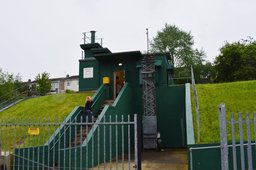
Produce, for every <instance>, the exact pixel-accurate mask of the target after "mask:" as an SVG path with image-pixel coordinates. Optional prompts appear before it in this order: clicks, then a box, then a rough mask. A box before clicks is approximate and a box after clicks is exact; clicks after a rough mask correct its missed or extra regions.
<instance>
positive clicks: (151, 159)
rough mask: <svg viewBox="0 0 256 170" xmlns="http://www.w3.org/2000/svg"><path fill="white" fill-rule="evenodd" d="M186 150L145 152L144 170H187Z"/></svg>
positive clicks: (143, 156)
mask: <svg viewBox="0 0 256 170" xmlns="http://www.w3.org/2000/svg"><path fill="white" fill-rule="evenodd" d="M187 157H188V155H187V150H186V149H165V150H163V151H143V153H142V165H141V166H142V170H162V169H163V170H187V169H188V158H187Z"/></svg>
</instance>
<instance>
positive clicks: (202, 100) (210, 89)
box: [191, 81, 256, 143]
mask: <svg viewBox="0 0 256 170" xmlns="http://www.w3.org/2000/svg"><path fill="white" fill-rule="evenodd" d="M196 88H197V93H198V100H199V111H200V122H201V143H209V142H219V113H218V106H219V104H220V103H225V105H226V111H227V119H229V120H230V117H231V113H232V112H234V113H236V114H235V118H236V120H237V113H238V112H242V114H243V117H245V114H246V112H249V113H250V116H251V119H252V115H253V113H254V112H255V111H256V81H242V82H232V83H220V84H198V85H196ZM191 92H192V91H191ZM191 99H192V106H193V120H194V129H195V135H197V132H196V130H197V125H196V113H195V109H194V99H193V93H192V94H191ZM236 128H237V127H236ZM237 129H238V128H237ZM228 130H230V129H228ZM229 138H230V136H229ZM195 139H197V136H195Z"/></svg>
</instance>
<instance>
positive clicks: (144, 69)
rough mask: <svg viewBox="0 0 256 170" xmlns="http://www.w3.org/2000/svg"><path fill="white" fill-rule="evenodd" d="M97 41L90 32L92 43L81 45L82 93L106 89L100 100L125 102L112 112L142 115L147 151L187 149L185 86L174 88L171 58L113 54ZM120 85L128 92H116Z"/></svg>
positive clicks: (143, 136)
mask: <svg viewBox="0 0 256 170" xmlns="http://www.w3.org/2000/svg"><path fill="white" fill-rule="evenodd" d="M95 37H96V36H95V31H91V37H90V38H91V42H90V43H87V44H86V43H84V44H81V45H80V46H81V48H82V49H83V51H84V57H82V59H80V60H79V91H89V90H97V89H99V88H100V87H101V86H102V85H104V86H105V87H106V89H107V92H106V94H105V95H104V96H101V97H105V99H106V100H109V99H110V100H114V102H115V103H118V101H120V100H122V101H121V103H122V106H121V105H120V106H115V109H114V108H111V109H113V111H114V112H115V113H120V114H123V113H124V112H125V113H127V114H130V115H133V114H134V113H136V114H138V115H141V116H142V117H143V126H142V127H143V131H142V132H143V133H142V136H141V141H143V145H144V146H143V147H144V148H156V147H185V146H186V122H185V120H186V118H185V109H184V108H185V86H184V85H174V84H172V82H173V81H172V79H171V77H170V76H171V75H172V72H173V64H172V63H169V62H168V58H169V54H167V53H156V54H141V52H140V51H125V52H114V53H113V52H111V51H110V50H109V49H108V48H104V47H102V45H100V44H99V43H97V42H96V41H95ZM105 78H107V80H108V81H107V83H106V82H104V81H103V80H104V79H105ZM104 83H105V84H104ZM118 85H121V88H122V89H121V92H122V91H124V90H126V91H125V92H124V93H119V92H117V91H118V90H117V87H118ZM116 101H117V102H116ZM157 134H160V138H161V143H160V144H159V143H157ZM158 137H159V136H158Z"/></svg>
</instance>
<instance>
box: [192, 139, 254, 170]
mask: <svg viewBox="0 0 256 170" xmlns="http://www.w3.org/2000/svg"><path fill="white" fill-rule="evenodd" d="M211 146H213V147H215V146H220V144H201V145H200V144H195V145H189V146H188V150H189V152H188V160H189V164H188V165H189V169H190V165H191V164H192V166H193V167H192V168H193V169H194V170H205V169H207V170H221V153H220V148H219V147H218V148H202V147H211ZM200 147H201V149H200ZM191 148H196V149H192V152H191ZM236 151H237V169H238V170H241V167H240V166H241V158H240V147H239V146H237V147H236ZM252 151H255V145H254V146H252ZM244 154H245V165H246V167H245V169H248V167H247V166H248V164H247V162H248V160H247V147H246V146H245V147H244ZM191 155H192V161H191ZM252 158H253V161H252V162H253V167H254V168H255V167H256V154H255V152H253V156H252ZM228 159H229V169H234V168H233V155H232V148H231V147H230V148H229V156H228Z"/></svg>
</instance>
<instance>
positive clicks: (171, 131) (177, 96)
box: [156, 85, 187, 148]
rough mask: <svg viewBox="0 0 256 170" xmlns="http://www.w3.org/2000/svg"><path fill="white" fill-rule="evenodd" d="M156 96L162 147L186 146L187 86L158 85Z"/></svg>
mask: <svg viewBox="0 0 256 170" xmlns="http://www.w3.org/2000/svg"><path fill="white" fill-rule="evenodd" d="M156 96H157V128H158V131H160V133H161V139H162V143H161V144H160V147H164V148H165V147H186V143H187V142H186V141H187V139H186V136H187V135H186V117H185V86H184V85H177V86H161V87H158V88H157V92H156Z"/></svg>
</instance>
